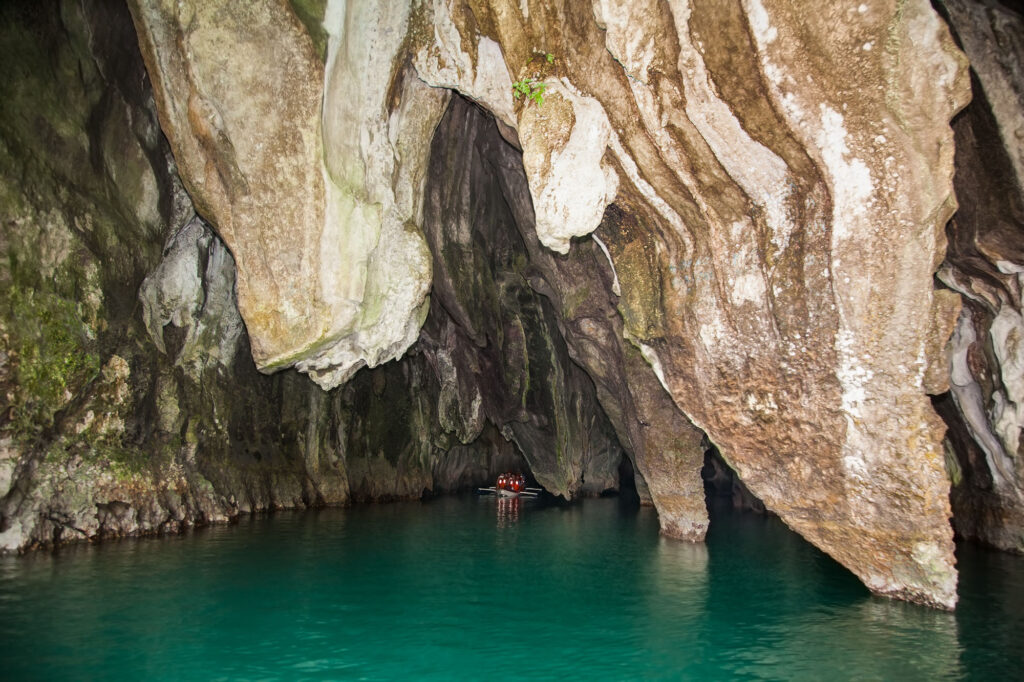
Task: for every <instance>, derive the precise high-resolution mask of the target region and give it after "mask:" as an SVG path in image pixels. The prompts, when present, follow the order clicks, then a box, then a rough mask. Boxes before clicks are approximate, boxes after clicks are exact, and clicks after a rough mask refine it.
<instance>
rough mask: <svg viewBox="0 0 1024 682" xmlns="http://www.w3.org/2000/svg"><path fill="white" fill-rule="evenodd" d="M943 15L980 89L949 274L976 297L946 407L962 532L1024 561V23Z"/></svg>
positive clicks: (976, 10) (946, 279)
mask: <svg viewBox="0 0 1024 682" xmlns="http://www.w3.org/2000/svg"><path fill="white" fill-rule="evenodd" d="M942 6H943V7H944V9H945V11H946V12H948V15H949V18H950V22H951V25H952V27H953V29H954V31H955V32H956V35H957V37H958V39H959V41H960V42H961V44H962V45H963V47H964V50H965V51H966V53H967V55H968V57H969V58H970V60H971V65H972V66H971V74H972V85H973V89H974V99H973V101H972V102H971V105H970V106H969V107H968V108H967V109H966V110H965V111H964V112H963V113H962V114H961V115H960V116H959V117H958V118H957V119H956V121H955V123H954V130H955V132H956V145H957V153H956V176H955V185H956V191H957V197H958V199H959V203H960V208H959V209H958V211H957V213H956V215H955V216H954V217H953V220H951V221H950V223H949V225H948V227H947V233H948V234H949V250H948V254H947V256H946V261H945V263H943V266H942V268H941V269H940V271H939V278H940V279H941V280H942V282H943V283H945V284H946V285H947V286H949V287H950V288H951V289H953V290H954V291H957V292H959V293H960V294H962V295H963V297H964V309H963V311H962V312H961V313H960V318H959V321H958V323H957V327H956V330H955V331H954V333H953V337H952V338H951V339H950V353H951V357H950V393H949V395H948V396H943V397H941V398H940V399H939V400H938V408H939V411H940V413H941V414H942V415H943V417H944V418H945V419H946V421H947V422H948V423H949V424H950V432H949V446H950V448H949V449H950V450H951V452H950V455H951V460H952V462H953V464H954V466H953V470H954V474H955V475H954V483H955V486H954V488H953V495H952V500H953V508H954V512H955V525H956V528H957V530H958V531H959V532H960V533H962V534H963V535H965V536H967V537H971V538H976V539H979V540H982V541H984V542H986V543H988V544H991V545H994V546H996V547H1000V548H1002V549H1009V550H1015V551H1017V552H1024V443H1022V438H1021V435H1022V434H1021V429H1024V321H1022V317H1021V312H1022V308H1021V289H1022V287H1024V39H1022V36H1024V17H1022V16H1021V15H1019V14H1017V13H1015V12H1014V11H1012V10H1010V9H1007V8H1006V7H1004V6H1003V5H1001V4H999V3H995V2H979V3H967V2H960V1H959V0H953V1H951V2H950V1H946V2H943V3H942ZM957 456H958V457H959V459H958V460H957Z"/></svg>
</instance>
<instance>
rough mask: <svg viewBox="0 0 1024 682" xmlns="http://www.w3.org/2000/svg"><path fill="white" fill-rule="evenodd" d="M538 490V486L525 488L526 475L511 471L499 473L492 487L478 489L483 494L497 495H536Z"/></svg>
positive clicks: (538, 492)
mask: <svg viewBox="0 0 1024 682" xmlns="http://www.w3.org/2000/svg"><path fill="white" fill-rule="evenodd" d="M540 491H541V489H540V488H527V487H526V477H525V476H523V475H522V474H514V473H512V472H507V473H504V474H501V475H499V476H498V480H497V482H495V484H494V485H493V486H492V487H490V488H479V489H478V492H480V493H482V494H484V495H486V494H489V493H493V494H495V495H497V496H498V497H537V495H538V494H540Z"/></svg>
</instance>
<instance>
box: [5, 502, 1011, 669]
mask: <svg viewBox="0 0 1024 682" xmlns="http://www.w3.org/2000/svg"><path fill="white" fill-rule="evenodd" d="M961 564H963V565H964V576H963V577H962V579H961V583H962V585H963V589H962V591H961V592H962V595H963V596H962V602H961V608H960V609H959V611H958V613H957V614H955V615H954V614H949V613H943V612H938V611H934V610H930V609H924V608H920V607H916V606H911V605H908V604H902V603H897V602H891V601H888V600H884V599H878V598H873V597H871V596H870V595H868V594H867V592H866V590H865V589H864V588H863V587H862V586H861V585H860V584H859V583H858V582H857V581H856V579H854V578H853V576H851V575H850V574H849V573H848V572H846V571H845V570H844V569H842V568H840V567H839V566H837V565H836V564H835V563H834V562H832V561H831V560H830V559H828V557H826V556H824V555H823V554H821V553H820V552H818V551H817V550H815V549H813V548H812V547H810V546H809V545H807V544H806V543H805V542H803V541H802V540H801V539H800V538H798V537H797V536H795V535H794V534H792V533H791V532H790V531H788V530H787V529H786V528H785V527H784V526H783V525H782V524H781V523H780V522H778V521H777V520H775V519H764V518H761V517H755V516H744V515H725V516H722V517H716V518H715V521H714V522H713V524H712V532H711V533H710V534H709V537H708V542H707V544H706V545H691V544H688V543H680V542H675V541H672V540H667V539H665V538H661V537H660V536H659V535H658V533H657V518H656V516H655V514H654V512H653V510H650V509H639V510H636V509H626V508H624V507H622V506H621V505H620V504H619V503H618V501H616V500H614V499H612V500H587V501H585V502H584V503H582V504H578V505H573V506H570V507H561V506H545V505H543V504H540V503H538V502H536V501H533V500H519V499H513V500H496V499H494V498H475V497H465V498H447V499H439V500H434V501H431V502H428V503H422V504H421V503H409V504H394V505H383V506H372V507H359V508H354V509H349V510H327V511H323V512H310V513H284V514H278V515H276V516H274V517H271V518H260V519H252V520H247V521H243V522H242V523H240V524H239V525H237V526H234V527H219V528H211V529H207V530H204V531H201V532H197V533H193V534H191V535H187V536H183V537H175V538H167V539H163V540H160V541H124V542H114V543H107V544H105V545H101V546H96V547H89V546H79V547H69V548H66V549H64V550H62V551H60V552H58V553H57V554H54V555H49V554H36V555H32V556H28V557H23V558H20V559H19V558H8V559H4V560H0V641H2V642H3V650H2V652H0V677H2V678H4V679H23V678H46V679H56V678H140V677H145V678H153V679H252V678H261V679H337V678H365V679H395V678H400V677H416V678H426V679H451V678H453V677H462V676H465V675H467V674H473V673H478V674H482V675H483V676H484V677H486V678H488V679H513V678H521V677H528V678H530V679H555V678H565V677H572V678H580V677H591V678H599V679H636V678H645V679H648V678H649V679H694V680H696V679H701V680H704V679H823V678H836V679H929V680H931V679H963V678H979V679H981V678H992V677H996V676H1001V677H1003V678H1014V677H1017V678H1019V677H1020V672H1021V665H1022V655H1024V654H1022V653H1021V649H1020V646H1019V643H1020V642H1021V641H1024V613H1022V611H1024V597H1022V594H1024V561H1022V560H1021V559H1020V558H1019V557H1007V556H1005V555H990V554H986V553H983V552H979V551H977V550H963V551H962V553H961Z"/></svg>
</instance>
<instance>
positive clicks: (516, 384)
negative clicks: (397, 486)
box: [341, 94, 636, 500]
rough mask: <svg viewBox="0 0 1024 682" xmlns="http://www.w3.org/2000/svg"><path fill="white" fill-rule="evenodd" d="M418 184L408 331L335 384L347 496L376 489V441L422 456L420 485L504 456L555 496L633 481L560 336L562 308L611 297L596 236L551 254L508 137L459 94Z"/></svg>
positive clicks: (475, 476)
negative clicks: (345, 426) (420, 243)
mask: <svg viewBox="0 0 1024 682" xmlns="http://www.w3.org/2000/svg"><path fill="white" fill-rule="evenodd" d="M424 197H425V199H424V209H423V223H422V224H423V233H424V236H425V237H426V241H427V246H428V248H429V250H430V255H431V261H432V266H433V279H432V282H431V295H430V308H429V312H428V313H427V316H426V320H425V322H424V324H423V326H422V328H421V331H420V335H419V338H418V340H417V342H416V343H415V344H414V346H413V347H412V348H411V349H410V351H409V352H408V353H407V354H406V356H405V357H403V358H402V359H401V360H399V361H397V362H394V363H388V365H385V366H382V367H378V368H374V369H364V370H361V371H360V372H359V373H358V374H357V375H356V377H354V378H353V380H352V382H351V386H350V387H343V388H342V389H341V390H342V391H343V392H345V393H346V394H347V395H350V396H351V404H352V406H353V408H354V413H355V414H354V416H353V425H352V427H351V428H350V429H349V434H348V435H349V443H350V445H354V446H359V447H349V448H348V449H347V452H348V457H349V460H350V461H349V464H348V466H349V469H350V471H349V486H350V488H351V491H352V496H353V499H357V500H358V499H379V498H381V497H388V496H389V495H386V494H384V492H383V491H382V490H381V489H380V484H379V482H378V481H376V480H375V476H374V475H373V471H372V470H373V468H374V466H375V465H374V464H373V463H372V462H371V461H369V460H370V459H372V458H373V456H374V454H375V453H379V454H380V455H383V457H384V458H385V459H387V460H388V462H389V464H390V466H392V467H394V468H395V469H396V470H397V471H408V470H409V468H410V467H409V465H410V464H411V462H413V461H414V460H416V459H420V460H421V461H422V458H423V457H424V456H426V457H427V458H428V459H430V460H431V461H433V465H432V470H431V472H430V476H429V479H430V480H429V481H422V482H421V483H420V485H421V487H422V489H423V490H424V491H425V492H426V491H429V494H435V493H438V492H454V491H459V490H466V489H473V488H475V487H476V486H482V485H491V484H493V482H494V479H495V477H496V476H497V474H499V473H501V472H503V471H506V470H509V471H515V472H518V473H523V474H524V475H526V476H527V477H528V480H529V482H530V484H531V485H538V486H540V487H542V488H544V489H545V490H546V491H548V492H550V493H551V494H552V495H554V496H559V497H562V498H565V499H573V498H575V497H579V496H599V495H606V494H617V493H620V492H623V490H624V489H625V492H626V494H629V492H630V491H632V494H634V495H635V494H636V492H635V491H636V486H635V485H634V484H633V479H634V474H633V472H634V464H633V462H631V461H628V458H629V453H628V451H627V450H626V449H625V448H623V446H622V445H621V443H620V439H619V437H618V434H617V433H616V429H615V427H614V426H613V422H612V420H611V419H610V418H609V415H608V414H607V413H606V411H605V409H604V407H603V406H602V396H601V395H599V394H600V393H601V387H600V386H598V384H597V383H595V381H594V380H593V378H592V376H591V375H590V374H589V373H588V372H587V371H585V369H584V368H583V367H581V365H580V364H579V363H578V362H577V358H578V357H579V354H580V352H581V351H580V349H579V348H578V347H575V346H574V345H573V338H572V330H571V327H572V325H574V324H579V323H580V322H581V321H582V319H583V318H579V317H577V316H576V315H575V313H577V312H579V310H580V307H581V306H585V305H586V303H587V301H586V299H587V298H595V299H597V298H598V297H599V296H605V298H606V299H608V298H609V295H608V294H607V292H606V291H604V290H603V289H607V287H608V283H607V282H606V281H605V280H606V279H607V277H606V274H605V273H603V272H601V271H600V269H599V268H598V267H595V264H594V253H593V251H594V249H593V248H591V249H580V248H576V249H574V251H576V252H580V251H583V255H582V256H580V255H576V256H575V257H574V256H569V257H562V256H558V255H557V254H554V253H552V252H549V251H547V250H546V249H545V248H544V247H542V246H541V244H540V243H539V241H538V240H537V237H536V234H535V232H534V225H533V207H532V200H531V198H530V193H529V189H528V186H527V181H526V173H525V170H524V169H523V163H522V153H521V151H520V150H518V149H516V148H515V147H514V146H513V145H512V144H510V143H509V142H508V141H507V140H506V139H504V138H503V137H502V136H501V134H500V131H499V129H498V125H497V123H496V121H495V119H494V117H493V116H492V115H491V114H490V113H488V112H486V111H485V110H483V109H482V108H480V107H479V106H477V105H476V104H474V103H472V102H470V101H469V100H466V99H464V98H462V97H461V96H459V95H457V94H453V95H452V99H451V102H450V104H449V106H448V109H447V111H446V113H445V114H444V116H443V117H442V119H441V121H440V123H439V124H438V126H437V128H436V130H435V133H434V137H433V140H432V143H431V149H430V161H429V166H428V175H427V179H426V183H425V188H424ZM602 258H603V256H602ZM586 272H589V273H590V275H589V276H588V277H584V278H579V277H578V275H579V274H580V273H586ZM574 280H577V281H574ZM579 280H581V281H579ZM567 282H571V285H570V286H566V283H567ZM598 285H600V286H601V288H602V290H599V289H598V288H597V286H598ZM590 287H593V288H594V290H593V292H592V293H591V292H590V291H589V288H590ZM609 300H610V299H609ZM605 305H608V304H607V303H606V304H605ZM601 312H602V313H603V314H607V312H608V311H607V310H602V311H601ZM605 392H606V393H607V391H605ZM421 443H424V444H426V446H425V447H418V444H421ZM360 452H365V453H366V455H365V459H366V460H367V461H366V462H363V463H360V461H359V460H360V459H361V458H364V456H363V455H361V454H360ZM378 459H379V456H378ZM414 486H415V483H410V485H409V486H407V489H406V490H404V492H405V493H407V494H408V493H413V492H414ZM401 492H403V491H399V494H400V493H401Z"/></svg>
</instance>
